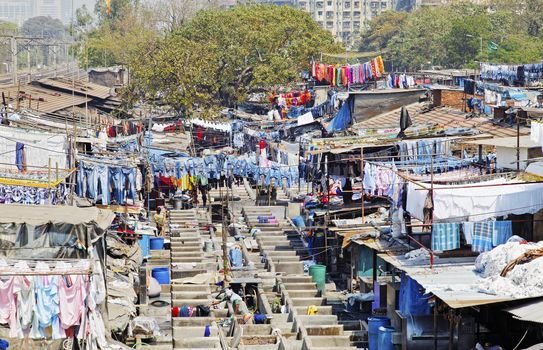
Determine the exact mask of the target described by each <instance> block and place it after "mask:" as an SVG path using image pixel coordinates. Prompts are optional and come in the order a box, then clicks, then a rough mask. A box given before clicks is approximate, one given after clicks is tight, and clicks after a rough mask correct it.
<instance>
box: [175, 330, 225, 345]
mask: <svg viewBox="0 0 543 350" xmlns="http://www.w3.org/2000/svg"><path fill="white" fill-rule="evenodd" d="M202 333H203V330H202ZM174 347H175V348H196V349H199V348H212V349H213V348H221V342H220V340H219V337H204V336H203V335H202V336H201V337H193V338H181V339H174Z"/></svg>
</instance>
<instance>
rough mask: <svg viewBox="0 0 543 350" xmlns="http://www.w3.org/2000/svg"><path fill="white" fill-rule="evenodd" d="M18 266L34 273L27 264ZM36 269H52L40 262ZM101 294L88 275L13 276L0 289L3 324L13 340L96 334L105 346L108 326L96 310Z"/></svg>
mask: <svg viewBox="0 0 543 350" xmlns="http://www.w3.org/2000/svg"><path fill="white" fill-rule="evenodd" d="M61 263H62V262H61ZM17 266H18V267H19V271H20V272H22V271H25V270H26V271H31V270H30V268H29V267H28V265H27V264H26V262H24V261H22V262H20V263H17V264H16V267H17ZM35 269H36V271H45V272H46V271H49V266H48V265H47V264H46V263H44V262H38V263H37V264H36V267H35ZM44 269H45V270H44ZM98 293H101V292H99V291H97V286H95V285H94V283H93V282H92V281H89V277H88V276H86V275H69V274H67V275H47V274H45V273H44V274H43V275H41V274H40V275H37V276H12V277H9V278H7V279H4V280H3V281H2V285H1V286H0V299H1V300H3V301H4V302H3V303H1V304H0V323H2V324H6V325H8V326H9V335H10V337H12V338H26V337H30V338H32V339H44V338H46V337H47V334H48V333H49V332H51V337H52V339H63V338H66V337H69V336H70V335H71V336H76V337H77V339H87V338H88V336H89V335H90V334H91V333H92V334H94V335H93V336H97V337H98V338H100V340H99V342H100V343H101V345H105V344H104V343H105V329H104V323H103V320H102V317H101V315H100V312H99V311H97V310H95V308H96V305H97V304H100V303H102V302H103V300H104V296H103V295H98ZM48 329H50V331H48Z"/></svg>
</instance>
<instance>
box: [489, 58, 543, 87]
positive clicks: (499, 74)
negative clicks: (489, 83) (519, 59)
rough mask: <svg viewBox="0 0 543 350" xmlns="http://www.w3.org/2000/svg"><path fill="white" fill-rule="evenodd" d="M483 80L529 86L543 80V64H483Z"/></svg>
mask: <svg viewBox="0 0 543 350" xmlns="http://www.w3.org/2000/svg"><path fill="white" fill-rule="evenodd" d="M481 78H483V79H490V80H499V81H507V82H509V83H510V84H516V85H520V86H527V85H531V84H533V83H536V82H539V81H541V80H543V63H534V64H522V65H504V64H490V63H481Z"/></svg>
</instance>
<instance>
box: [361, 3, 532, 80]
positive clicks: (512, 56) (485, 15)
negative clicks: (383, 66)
mask: <svg viewBox="0 0 543 350" xmlns="http://www.w3.org/2000/svg"><path fill="white" fill-rule="evenodd" d="M542 10H543V2H541V1H540V0H519V1H515V2H511V1H508V0H491V1H489V2H487V3H485V4H484V5H478V4H474V3H473V2H466V1H460V2H454V3H453V4H451V5H447V6H442V7H424V8H420V9H418V10H415V11H414V12H412V13H403V12H385V13H384V14H382V15H381V16H379V17H377V18H374V19H372V20H371V21H370V22H369V23H368V26H367V28H366V29H365V30H364V31H363V32H362V33H361V36H362V40H361V42H362V45H361V48H360V49H361V50H362V51H380V52H382V53H383V56H384V58H385V59H386V60H389V61H393V62H394V65H395V67H396V68H398V69H405V70H413V69H420V68H421V67H425V68H428V67H429V66H443V67H451V68H458V67H464V66H473V65H474V62H475V61H488V62H503V63H526V62H532V61H534V62H536V61H540V60H541V56H542V55H543V42H542V40H541V39H542V36H543V35H542V34H543V33H542V30H541V28H543V11H542Z"/></svg>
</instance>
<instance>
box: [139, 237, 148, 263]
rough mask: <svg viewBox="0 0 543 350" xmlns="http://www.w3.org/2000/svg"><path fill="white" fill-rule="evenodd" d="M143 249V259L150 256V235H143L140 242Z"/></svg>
mask: <svg viewBox="0 0 543 350" xmlns="http://www.w3.org/2000/svg"><path fill="white" fill-rule="evenodd" d="M138 243H139V244H140V248H141V253H142V254H143V257H144V258H145V257H148V256H149V236H148V235H141V239H140V240H139V241H138Z"/></svg>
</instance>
